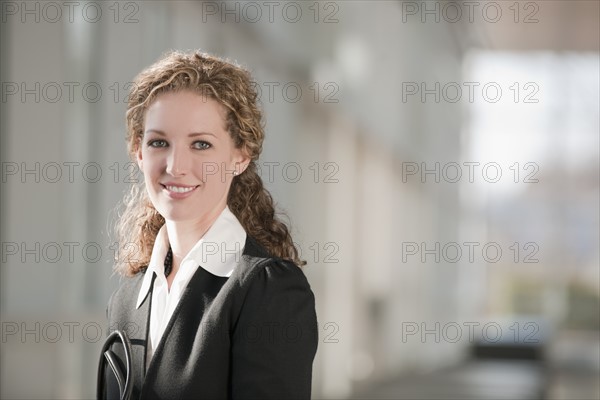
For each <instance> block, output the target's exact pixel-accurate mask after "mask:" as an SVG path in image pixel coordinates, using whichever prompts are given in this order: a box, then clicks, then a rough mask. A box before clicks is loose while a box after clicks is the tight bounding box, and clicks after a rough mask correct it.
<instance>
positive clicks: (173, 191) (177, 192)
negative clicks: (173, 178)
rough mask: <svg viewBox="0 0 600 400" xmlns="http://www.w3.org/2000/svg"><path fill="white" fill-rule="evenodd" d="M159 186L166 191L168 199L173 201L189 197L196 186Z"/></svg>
mask: <svg viewBox="0 0 600 400" xmlns="http://www.w3.org/2000/svg"><path fill="white" fill-rule="evenodd" d="M161 186H162V187H163V188H164V189H165V190H166V191H167V194H168V195H169V197H172V198H174V199H182V198H185V197H187V196H188V195H190V194H191V193H192V192H193V191H194V190H195V189H196V188H197V187H198V186H199V185H198V186H181V185H170V184H166V185H163V184H162V183H161Z"/></svg>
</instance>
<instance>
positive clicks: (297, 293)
mask: <svg viewBox="0 0 600 400" xmlns="http://www.w3.org/2000/svg"><path fill="white" fill-rule="evenodd" d="M317 343H318V331H317V316H316V312H315V298H314V294H313V292H312V290H311V288H310V285H309V283H308V281H307V280H306V277H305V276H304V273H303V272H302V270H301V269H300V268H299V267H297V266H296V265H295V264H293V263H291V262H287V261H282V262H273V263H268V264H267V265H266V266H264V267H262V268H260V269H259V270H258V271H257V272H256V273H255V274H254V276H252V277H251V278H250V283H249V289H248V292H247V294H246V297H245V301H244V304H243V306H242V309H241V313H240V317H239V320H238V322H237V324H236V327H235V330H234V332H233V334H232V352H231V357H232V358H231V370H232V375H231V388H232V398H233V399H310V396H311V382H312V364H313V360H314V357H315V354H316V351H317Z"/></svg>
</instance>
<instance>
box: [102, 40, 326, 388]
mask: <svg viewBox="0 0 600 400" xmlns="http://www.w3.org/2000/svg"><path fill="white" fill-rule="evenodd" d="M253 87H254V83H253V81H252V80H251V77H250V75H249V73H248V72H247V71H245V70H244V69H242V68H241V67H239V66H237V65H234V64H232V63H229V62H227V61H225V60H222V59H219V58H216V57H212V56H208V55H206V54H202V53H199V52H195V53H189V54H184V53H179V52H173V53H170V54H168V55H166V56H165V57H164V58H162V59H161V60H159V61H158V62H157V63H155V64H154V65H152V66H150V67H149V68H147V69H146V70H144V71H142V72H141V73H140V74H139V75H138V76H137V78H136V80H135V82H134V85H133V89H132V91H131V96H130V99H129V104H128V110H127V127H128V138H127V141H128V149H129V154H130V156H131V157H132V158H133V159H134V160H136V161H137V163H138V165H139V167H140V170H141V171H142V173H143V175H144V184H145V189H143V188H142V189H140V188H138V187H137V186H135V185H134V187H133V188H132V192H131V193H130V194H129V196H128V198H127V199H126V208H125V211H124V213H123V215H122V216H121V218H120V220H119V225H118V234H119V240H120V245H121V248H122V249H123V250H125V251H124V253H126V254H125V255H124V256H122V257H121V258H120V259H119V260H117V266H116V268H117V270H118V271H119V272H120V273H122V274H123V275H126V276H127V278H126V279H125V280H124V282H123V283H122V285H121V287H120V288H119V289H118V290H117V291H116V292H115V293H114V294H113V295H112V297H111V299H110V302H109V306H108V318H109V326H110V329H111V330H115V329H121V330H125V331H126V333H127V334H128V336H129V338H130V340H131V344H132V352H133V357H132V359H133V378H132V379H133V398H143V399H154V398H156V399H166V398H173V399H187V398H194V399H198V398H210V399H217V398H233V399H237V398H248V399H250V398H253V399H254V398H255V399H265V398H277V399H287V398H310V394H311V375H312V363H313V359H314V356H315V353H316V349H317V340H318V334H317V319H316V314H315V304H314V296H313V293H312V291H311V288H310V286H309V284H308V282H307V280H306V278H305V276H304V273H303V272H302V270H301V269H300V266H302V265H304V264H305V262H303V261H301V260H300V259H299V257H298V251H297V249H296V248H295V246H294V244H293V242H292V238H291V236H290V233H289V231H288V228H287V227H286V225H285V224H284V223H282V222H281V221H279V220H278V219H277V218H276V217H275V213H274V206H273V200H272V198H271V196H270V194H269V193H268V192H267V191H266V190H265V188H264V187H263V184H262V181H261V179H260V177H259V176H258V174H257V171H256V164H255V163H256V161H257V160H258V157H259V155H260V152H261V149H262V142H263V138H264V131H263V128H262V114H261V111H260V110H259V108H258V106H257V93H256V91H255V90H254V89H253ZM112 350H113V351H114V352H115V353H116V354H117V355H118V356H119V357H120V360H119V362H118V363H121V364H124V362H125V361H124V353H123V349H122V347H121V346H120V345H114V346H113V349H112ZM106 378H107V390H108V392H109V393H108V397H109V398H112V397H118V386H117V382H116V380H115V379H114V377H113V376H112V374H111V373H110V372H107V373H106Z"/></svg>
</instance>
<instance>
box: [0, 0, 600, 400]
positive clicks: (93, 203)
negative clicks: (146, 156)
mask: <svg viewBox="0 0 600 400" xmlns="http://www.w3.org/2000/svg"><path fill="white" fill-rule="evenodd" d="M1 7H2V10H1V11H2V14H1V18H2V20H1V25H0V29H1V31H0V35H1V36H0V37H1V39H0V45H1V49H0V50H1V61H0V66H1V70H0V75H1V79H0V80H1V82H2V93H1V95H2V102H1V112H0V113H1V116H0V131H1V135H0V140H1V143H0V154H1V161H2V162H1V165H2V184H1V196H0V198H1V206H0V212H1V219H2V223H1V225H0V233H1V235H2V238H1V244H2V267H1V269H0V285H1V286H0V288H1V292H0V296H1V297H0V300H1V307H0V310H1V322H2V340H1V353H0V378H1V383H0V397H2V398H28V399H31V398H73V399H75V398H78V399H79V398H93V397H94V396H95V379H96V376H95V374H96V365H97V361H98V357H99V349H100V346H101V344H102V340H103V338H104V336H105V334H106V319H105V309H106V304H107V301H108V298H109V296H110V294H111V293H112V291H113V290H115V289H116V287H117V286H118V284H119V278H118V277H117V276H114V275H113V274H112V271H111V268H112V258H113V256H114V255H115V251H116V246H115V243H114V238H111V236H110V235H109V233H110V225H111V221H112V219H113V218H114V213H113V211H112V210H113V209H114V208H115V206H116V205H117V204H119V201H120V199H121V198H122V196H123V194H124V191H125V190H126V188H127V187H128V184H129V183H130V182H131V181H132V180H136V179H139V178H140V176H139V174H138V172H137V168H136V167H135V166H134V165H133V164H130V163H128V162H129V160H128V158H127V154H126V148H125V141H124V137H125V123H124V113H125V107H126V98H127V90H128V89H129V88H130V82H131V81H132V80H133V77H134V76H135V75H136V74H137V73H138V72H139V71H141V70H142V69H143V68H144V67H146V66H148V65H149V64H151V63H152V62H154V61H155V60H156V59H158V58H159V57H160V56H161V55H162V54H163V53H164V52H165V51H167V50H170V49H179V50H191V49H202V50H203V51H206V52H209V53H213V54H216V55H219V56H222V57H227V58H229V59H231V60H235V61H237V62H239V63H240V64H242V65H244V66H246V67H247V68H249V69H250V70H251V71H252V73H253V74H254V76H255V78H256V80H257V87H258V89H259V91H260V93H261V102H262V105H263V108H264V110H265V113H266V127H267V128H266V132H267V137H266V141H265V145H264V152H263V155H262V159H261V161H260V162H259V167H261V176H262V178H263V180H264V182H265V183H266V186H267V187H268V189H269V190H270V191H271V193H272V194H273V196H274V198H275V199H276V202H277V205H278V207H279V209H280V210H281V211H284V212H286V213H287V215H288V216H289V220H290V221H291V224H292V230H293V234H294V238H295V241H296V242H297V243H298V245H299V247H300V249H301V252H302V256H303V258H304V259H306V260H307V261H308V265H307V266H306V267H305V273H306V275H307V278H308V280H309V282H310V284H311V287H312V289H313V291H314V293H315V296H316V301H317V303H316V304H317V315H318V323H319V348H318V353H317V356H316V359H315V363H314V372H313V397H314V398H316V399H317V398H318V399H344V398H346V399H349V398H369V399H371V398H387V399H398V398H407V399H417V398H422V399H446V398H447V399H449V398H454V399H458V398H460V399H469V398H472V399H486V398H489V399H500V398H505V399H534V398H546V399H598V398H599V397H600V378H599V374H600V306H599V299H600V275H599V274H600V272H599V250H598V248H599V204H600V201H599V200H600V199H599V154H598V152H599V132H600V129H599V109H600V105H599V93H600V90H599V88H600V84H599V76H600V66H599V46H600V44H599V40H600V31H599V20H600V11H599V2H598V1H578V0H569V1H567V0H564V1H563V0H556V1H496V2H493V1H471V2H460V1H458V2H454V1H404V2H403V1H298V2H289V1H257V2H255V1H217V2H201V1H124V2H117V1H110V2H88V1H77V2H66V1H65V2H61V1H57V2H46V1H26V2H22V1H18V2H12V1H4V2H2V3H1Z"/></svg>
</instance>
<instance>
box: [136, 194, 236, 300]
mask: <svg viewBox="0 0 600 400" xmlns="http://www.w3.org/2000/svg"><path fill="white" fill-rule="evenodd" d="M245 243H246V231H245V230H244V228H243V227H242V224H241V223H240V221H239V220H238V219H237V218H236V216H235V215H234V214H233V213H232V212H231V210H230V209H229V207H228V206H225V208H224V209H223V211H222V212H221V214H219V216H218V217H217V219H216V220H215V222H213V224H212V225H211V227H210V228H209V229H208V231H206V233H205V234H204V236H203V237H202V238H201V239H200V240H198V242H196V244H195V245H194V247H192V249H191V250H190V252H189V253H188V254H187V255H186V256H185V257H184V258H183V260H182V261H181V267H183V266H184V265H185V264H190V262H188V261H191V262H192V264H193V265H194V266H200V267H202V268H204V269H205V270H206V271H208V272H210V273H211V274H213V275H216V276H220V277H229V276H231V274H232V273H233V270H234V269H235V267H236V266H237V265H238V263H239V261H240V257H241V255H242V253H243V251H244V245H245ZM168 250H169V236H168V233H167V227H166V225H163V226H162V227H161V228H160V230H159V231H158V234H157V235H156V239H155V241H154V247H153V248H152V256H151V257H150V263H149V264H148V268H147V269H146V273H145V276H144V281H143V282H142V287H141V289H140V292H139V294H138V299H137V305H136V308H139V307H140V305H141V304H142V303H143V302H144V299H145V298H146V296H147V295H148V292H149V290H150V286H151V285H152V277H153V274H154V273H156V275H157V276H162V275H159V274H163V275H164V273H165V272H164V268H165V267H164V261H165V257H166V255H167V251H168Z"/></svg>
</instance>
